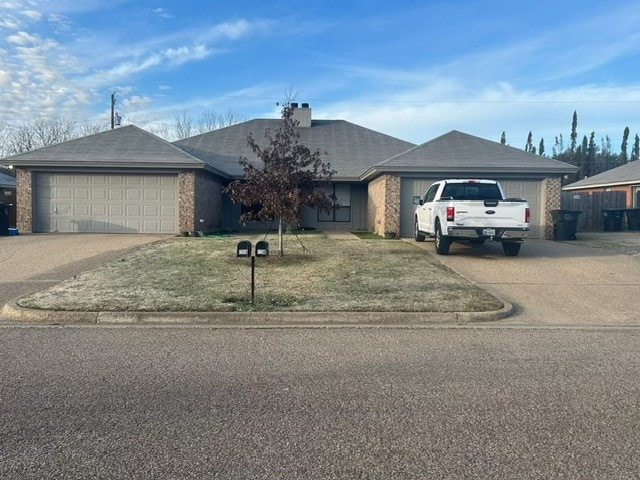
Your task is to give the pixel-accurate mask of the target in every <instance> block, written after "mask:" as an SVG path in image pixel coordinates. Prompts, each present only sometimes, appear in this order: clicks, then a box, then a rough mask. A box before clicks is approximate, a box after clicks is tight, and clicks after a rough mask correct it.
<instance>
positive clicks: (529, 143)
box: [524, 131, 533, 152]
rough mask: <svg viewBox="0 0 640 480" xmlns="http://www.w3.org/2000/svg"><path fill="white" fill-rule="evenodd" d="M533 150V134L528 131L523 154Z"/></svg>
mask: <svg viewBox="0 0 640 480" xmlns="http://www.w3.org/2000/svg"><path fill="white" fill-rule="evenodd" d="M532 149H533V134H532V133H531V131H529V135H528V136H527V143H526V144H525V146H524V151H525V152H531V151H532Z"/></svg>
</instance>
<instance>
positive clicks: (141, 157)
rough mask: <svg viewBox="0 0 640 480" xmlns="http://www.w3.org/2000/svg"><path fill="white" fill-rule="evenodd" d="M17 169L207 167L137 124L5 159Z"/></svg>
mask: <svg viewBox="0 0 640 480" xmlns="http://www.w3.org/2000/svg"><path fill="white" fill-rule="evenodd" d="M2 163H4V164H12V165H16V166H29V167H34V166H52V165H55V166H58V167H125V168H128V167H136V168H140V167H142V168H185V167H189V168H204V166H205V164H204V163H203V162H202V161H201V160H199V159H197V158H194V157H192V156H191V155H189V154H188V153H186V152H184V151H182V150H180V149H179V148H177V147H176V146H175V145H173V144H171V143H169V142H167V141H165V140H163V139H161V138H159V137H156V136H155V135H153V134H151V133H149V132H147V131H146V130H143V129H141V128H139V127H136V126H135V125H127V126H126V127H121V128H116V129H114V130H107V131H105V132H101V133H96V134H95V135H88V136H86V137H82V138H78V139H75V140H70V141H68V142H64V143H59V144H57V145H52V146H50V147H44V148H40V149H38V150H32V151H30V152H27V153H23V154H20V155H15V156H12V157H8V158H6V159H4V160H2Z"/></svg>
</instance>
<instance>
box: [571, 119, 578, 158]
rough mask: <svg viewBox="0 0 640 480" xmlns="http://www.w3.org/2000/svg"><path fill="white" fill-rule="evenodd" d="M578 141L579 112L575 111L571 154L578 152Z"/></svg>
mask: <svg viewBox="0 0 640 480" xmlns="http://www.w3.org/2000/svg"><path fill="white" fill-rule="evenodd" d="M577 141H578V112H576V111H575V110H574V111H573V120H572V121H571V153H573V152H575V151H576V142H577Z"/></svg>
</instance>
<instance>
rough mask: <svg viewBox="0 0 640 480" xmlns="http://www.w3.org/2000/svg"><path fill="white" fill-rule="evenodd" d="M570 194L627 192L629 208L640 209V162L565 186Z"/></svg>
mask: <svg viewBox="0 0 640 480" xmlns="http://www.w3.org/2000/svg"><path fill="white" fill-rule="evenodd" d="M563 190H565V191H568V192H584V193H593V192H614V191H619V192H625V194H626V197H627V208H637V207H640V161H637V160H636V161H633V162H629V163H626V164H624V165H621V166H619V167H616V168H612V169H611V170H607V171H605V172H602V173H599V174H597V175H593V176H592V177H587V178H584V179H582V180H579V181H577V182H574V183H571V184H569V185H565V186H564V187H563Z"/></svg>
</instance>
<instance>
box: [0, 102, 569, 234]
mask: <svg viewBox="0 0 640 480" xmlns="http://www.w3.org/2000/svg"><path fill="white" fill-rule="evenodd" d="M294 107H295V110H294V117H295V118H296V120H298V122H299V125H298V131H299V132H300V142H301V143H302V144H304V145H306V146H308V147H309V148H311V149H312V150H315V149H319V150H320V151H321V152H323V154H324V155H323V160H324V161H328V162H329V163H330V164H331V167H332V168H333V169H334V170H335V171H336V172H337V173H336V174H335V175H334V177H333V181H332V184H331V185H330V187H329V189H330V191H331V193H335V195H336V197H337V198H338V203H339V206H338V207H337V208H335V209H334V210H333V211H332V212H330V213H328V214H327V213H325V212H321V211H318V210H317V209H308V210H307V211H305V212H304V213H303V218H302V219H301V222H302V225H301V226H304V227H314V228H321V229H324V230H331V229H333V230H336V229H339V230H368V231H372V232H376V233H379V234H383V233H386V232H395V233H396V234H399V235H401V236H411V235H412V231H413V207H414V206H413V203H412V199H413V196H414V195H422V194H424V192H425V191H426V189H427V188H428V187H429V185H430V184H431V183H432V182H434V181H436V180H439V179H442V178H456V177H457V178H460V177H471V178H493V179H497V180H500V181H502V182H503V185H504V186H505V189H506V190H507V193H508V195H509V196H513V197H515V196H520V197H525V198H527V200H529V203H530V204H531V207H532V216H531V228H532V236H534V237H539V238H542V237H550V236H551V235H552V232H553V230H552V228H553V226H552V222H551V214H550V211H551V210H553V209H558V208H560V193H561V182H560V181H561V178H562V176H564V175H565V174H568V173H573V172H575V170H576V167H574V166H572V165H568V164H565V163H562V162H558V161H555V160H552V159H549V158H547V157H542V156H538V155H534V154H531V153H528V152H524V151H522V150H519V149H516V148H512V147H509V146H505V145H501V144H500V143H497V142H491V141H488V140H485V139H482V138H478V137H474V136H472V135H468V134H465V133H462V132H458V131H452V132H449V133H447V134H445V135H443V136H441V137H438V138H436V139H434V140H431V141H429V142H427V143H424V144H422V145H419V146H416V145H414V144H412V143H410V142H406V141H404V140H401V139H398V138H394V137H391V136H389V135H385V134H383V133H380V132H376V131H373V130H370V129H367V128H364V127H361V126H359V125H355V124H353V123H350V122H347V121H344V120H315V119H312V112H311V108H309V106H308V104H304V103H303V104H302V105H301V107H298V106H297V105H295V104H294ZM280 126H281V120H279V119H255V120H250V121H247V122H243V123H239V124H236V125H232V126H229V127H226V128H222V129H219V130H214V131H212V132H208V133H205V134H202V135H197V136H194V137H191V138H187V139H184V140H180V141H177V142H174V143H169V142H166V141H165V140H162V139H161V138H158V137H156V136H155V135H152V134H151V133H149V132H146V131H145V130H142V129H140V128H138V127H136V126H133V125H130V126H126V127H121V128H118V129H115V130H109V131H106V132H102V133H98V134H95V135H90V136H87V137H83V138H80V139H76V140H71V141H69V142H65V143H62V144H58V145H54V146H50V147H45V148H42V149H39V150H34V151H31V152H27V153H24V154H21V155H17V156H13V157H10V158H6V159H4V160H3V161H2V162H0V163H2V164H6V165H9V164H10V165H13V166H14V167H15V168H16V172H17V204H18V219H17V221H18V228H19V229H20V230H21V231H23V232H146V233H180V232H185V231H187V232H193V231H199V230H201V231H215V230H221V229H224V230H237V229H242V228H251V227H252V226H251V225H243V224H241V223H240V222H239V217H240V215H241V213H242V208H243V207H242V206H240V205H237V204H234V203H232V202H231V200H230V199H229V198H228V197H227V196H226V195H225V194H224V193H223V191H222V190H223V188H224V187H225V186H226V185H228V184H229V182H231V181H233V180H235V179H241V178H242V176H243V175H242V169H241V167H240V165H239V163H238V160H239V158H240V157H247V158H249V159H253V158H254V156H253V153H252V152H251V150H250V149H249V147H248V145H247V136H248V135H249V134H250V133H251V134H253V136H254V138H255V139H256V140H257V141H259V142H260V141H264V139H263V137H264V132H265V130H267V129H271V130H275V129H277V128H279V127H280ZM254 228H255V227H254Z"/></svg>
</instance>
